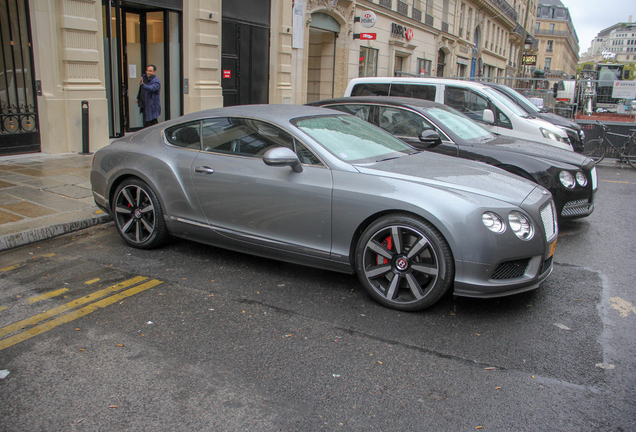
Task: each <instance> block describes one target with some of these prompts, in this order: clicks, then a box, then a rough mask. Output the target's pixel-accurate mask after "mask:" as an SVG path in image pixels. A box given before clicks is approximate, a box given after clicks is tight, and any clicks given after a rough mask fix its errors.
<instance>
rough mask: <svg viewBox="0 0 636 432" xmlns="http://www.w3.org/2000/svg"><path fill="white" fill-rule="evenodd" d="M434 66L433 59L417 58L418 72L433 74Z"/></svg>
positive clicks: (427, 74) (426, 74)
mask: <svg viewBox="0 0 636 432" xmlns="http://www.w3.org/2000/svg"><path fill="white" fill-rule="evenodd" d="M432 66H433V62H432V61H431V60H426V59H422V58H418V59H417V72H418V73H419V74H420V75H424V76H431V68H432Z"/></svg>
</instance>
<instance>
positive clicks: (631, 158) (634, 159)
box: [625, 145, 636, 168]
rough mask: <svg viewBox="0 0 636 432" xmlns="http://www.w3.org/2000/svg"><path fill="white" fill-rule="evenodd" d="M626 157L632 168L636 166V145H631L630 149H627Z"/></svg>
mask: <svg viewBox="0 0 636 432" xmlns="http://www.w3.org/2000/svg"><path fill="white" fill-rule="evenodd" d="M625 158H626V159H627V162H628V163H629V164H630V165H631V166H632V168H636V145H633V146H631V147H630V148H629V150H627V154H626V155H625Z"/></svg>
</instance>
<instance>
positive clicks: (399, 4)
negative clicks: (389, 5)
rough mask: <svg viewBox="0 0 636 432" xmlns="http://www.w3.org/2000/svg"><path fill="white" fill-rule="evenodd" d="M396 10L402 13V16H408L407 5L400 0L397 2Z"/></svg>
mask: <svg viewBox="0 0 636 432" xmlns="http://www.w3.org/2000/svg"><path fill="white" fill-rule="evenodd" d="M397 11H398V13H399V14H402V15H404V16H409V5H408V4H407V3H404V2H402V1H400V0H398V2H397Z"/></svg>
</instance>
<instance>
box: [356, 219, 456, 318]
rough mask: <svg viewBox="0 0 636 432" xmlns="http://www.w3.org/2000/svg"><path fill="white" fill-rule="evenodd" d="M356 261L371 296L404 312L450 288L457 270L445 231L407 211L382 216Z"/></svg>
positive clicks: (364, 240)
mask: <svg viewBox="0 0 636 432" xmlns="http://www.w3.org/2000/svg"><path fill="white" fill-rule="evenodd" d="M355 264H356V271H357V274H358V278H359V279H360V282H361V283H362V285H363V286H364V288H365V289H366V290H367V292H368V293H369V294H370V295H371V297H373V298H374V299H375V300H376V301H377V302H379V303H381V304H383V305H384V306H387V307H389V308H391V309H397V310H402V311H418V310H422V309H425V308H427V307H429V306H432V305H433V304H434V303H435V302H437V301H438V300H439V299H440V298H441V297H442V296H443V295H444V293H446V291H448V289H449V288H450V286H451V284H452V282H453V279H454V273H455V271H454V261H453V256H452V253H451V251H450V247H449V246H448V243H447V242H446V240H445V239H444V237H443V236H442V235H441V233H440V232H439V231H437V229H435V228H434V227H433V226H432V225H430V224H429V223H427V222H425V221H424V220H422V219H419V218H416V217H413V216H411V215H407V214H394V215H388V216H385V217H382V218H380V219H378V220H377V221H375V222H374V223H372V224H371V225H370V226H369V227H368V228H367V229H366V230H364V233H363V234H362V236H361V237H360V240H359V241H358V245H357V247H356V260H355Z"/></svg>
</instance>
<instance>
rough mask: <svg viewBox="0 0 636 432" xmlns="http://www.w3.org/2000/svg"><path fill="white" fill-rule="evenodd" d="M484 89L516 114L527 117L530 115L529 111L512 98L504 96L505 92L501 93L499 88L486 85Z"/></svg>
mask: <svg viewBox="0 0 636 432" xmlns="http://www.w3.org/2000/svg"><path fill="white" fill-rule="evenodd" d="M484 91H485V92H486V93H488V95H489V96H490V97H492V98H493V99H496V100H498V101H499V102H501V103H502V104H503V105H504V106H505V107H506V108H508V109H509V110H510V111H512V112H513V113H514V114H516V115H518V116H520V117H526V116H527V115H528V113H527V112H525V111H524V110H522V109H521V107H520V106H519V105H517V104H516V103H515V102H514V101H513V100H512V99H510V98H509V97H508V96H504V95H503V94H501V93H499V92H498V91H497V90H494V89H492V88H490V87H486V88H484Z"/></svg>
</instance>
